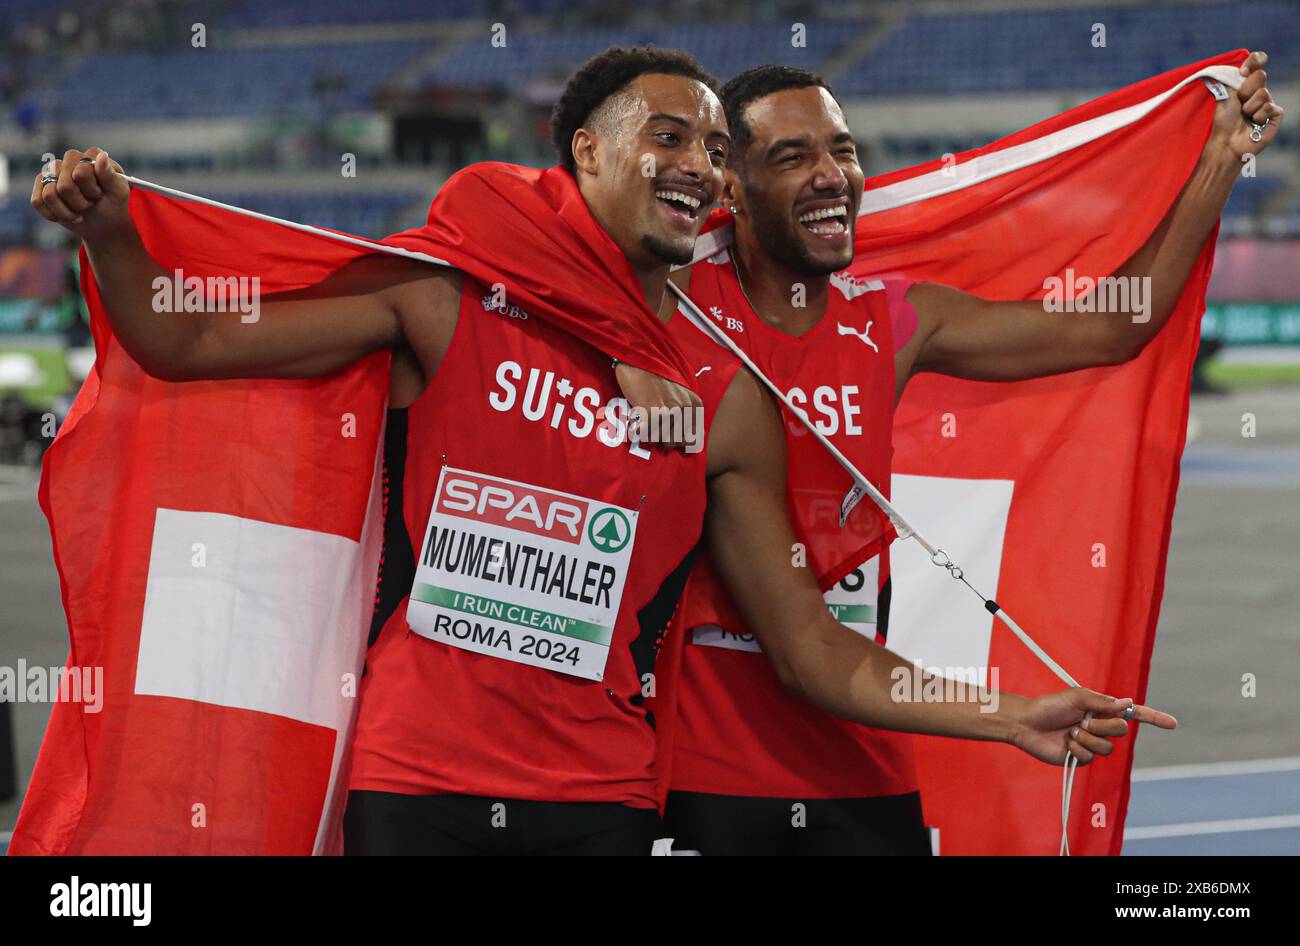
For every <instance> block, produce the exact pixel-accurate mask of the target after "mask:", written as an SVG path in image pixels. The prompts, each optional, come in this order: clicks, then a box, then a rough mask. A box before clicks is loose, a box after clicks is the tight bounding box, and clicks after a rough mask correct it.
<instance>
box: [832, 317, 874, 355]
mask: <svg viewBox="0 0 1300 946" xmlns="http://www.w3.org/2000/svg"><path fill="white" fill-rule="evenodd" d="M875 324H876V323H875V322H868V323H867V327H866V328H864V329H863V330H862V331H861V332H859V331H858V330H857V329H855V328H854V327H853V326H852V325H845V324H844V323H843V322H836V323H835V327H836V329H837V330H838V331H839V333H840V334H841V335H855V336H857V337H858V338H860V339H862V344H864V345H870V346H871V350H872V351H875V352H879V351H880V349H879V348H877V347H876V343H875V342H873V341H872V340H871V338H870V337H869V333H870V332H871V326H873V325H875Z"/></svg>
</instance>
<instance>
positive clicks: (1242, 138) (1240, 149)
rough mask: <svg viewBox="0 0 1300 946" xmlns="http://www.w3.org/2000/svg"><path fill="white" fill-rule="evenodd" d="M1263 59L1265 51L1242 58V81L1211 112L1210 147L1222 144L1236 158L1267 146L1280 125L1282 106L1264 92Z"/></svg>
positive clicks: (1264, 61) (1265, 78) (1268, 93)
mask: <svg viewBox="0 0 1300 946" xmlns="http://www.w3.org/2000/svg"><path fill="white" fill-rule="evenodd" d="M1267 62H1268V53H1265V52H1253V53H1251V54H1250V55H1249V56H1248V57H1246V61H1245V62H1243V63H1242V64H1241V74H1242V75H1243V76H1245V77H1246V79H1245V81H1243V82H1242V83H1241V88H1240V89H1238V90H1237V91H1236V92H1235V93H1232V92H1229V95H1228V98H1227V101H1224V102H1220V103H1219V107H1218V109H1217V110H1216V111H1215V114H1214V131H1213V133H1212V135H1211V140H1210V147H1216V146H1226V147H1227V148H1228V149H1229V152H1230V153H1231V157H1232V158H1235V159H1236V160H1237V161H1240V160H1241V159H1242V158H1243V157H1245V156H1246V155H1248V154H1259V153H1260V152H1261V151H1263V150H1264V149H1265V148H1267V147H1268V146H1269V143H1270V142H1272V140H1273V139H1274V138H1276V137H1277V129H1278V126H1279V125H1281V124H1282V106H1281V105H1278V104H1277V102H1275V101H1273V95H1272V93H1270V92H1269V91H1268V85H1267V83H1268V73H1266V72H1265V71H1264V65H1265V63H1267ZM1256 129H1258V130H1256ZM1252 135H1254V136H1255V137H1252ZM1256 138H1258V140H1256Z"/></svg>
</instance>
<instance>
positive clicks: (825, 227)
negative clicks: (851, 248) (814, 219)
mask: <svg viewBox="0 0 1300 946" xmlns="http://www.w3.org/2000/svg"><path fill="white" fill-rule="evenodd" d="M808 229H809V230H811V231H812V232H813V233H816V234H827V233H844V232H845V228H844V224H843V223H841V222H840V221H839V220H831V221H828V222H826V223H817V224H814V225H812V226H809V227H808Z"/></svg>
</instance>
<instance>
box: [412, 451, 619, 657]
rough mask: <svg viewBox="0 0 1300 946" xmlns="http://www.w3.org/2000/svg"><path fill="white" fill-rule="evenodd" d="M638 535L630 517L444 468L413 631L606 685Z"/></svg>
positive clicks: (422, 557) (567, 496) (421, 559)
mask: <svg viewBox="0 0 1300 946" xmlns="http://www.w3.org/2000/svg"><path fill="white" fill-rule="evenodd" d="M636 525H637V513H636V511H635V510H632V509H624V508H623V507H621V506H614V505H611V504H610V503H606V502H602V501H598V500H592V499H586V498H584V497H582V496H575V495H574V494H572V493H561V492H557V491H555V490H549V489H542V488H540V487H537V486H530V485H529V484H527V483H520V482H516V481H515V480H507V479H502V478H501V477H497V476H488V475H486V474H483V473H471V472H469V471H467V470H457V469H453V468H452V467H444V468H443V470H442V474H441V476H439V478H438V491H437V494H436V495H435V496H434V500H433V508H432V509H431V510H430V512H429V524H428V526H427V527H426V528H425V533H424V541H423V542H422V543H421V545H420V552H419V555H418V557H417V559H416V569H415V582H414V584H413V585H412V586H411V600H410V603H409V605H408V608H407V620H408V622H409V623H410V626H411V630H412V631H414V632H415V633H416V634H419V635H420V636H421V637H427V638H428V639H429V640H435V641H441V642H442V643H444V644H447V645H449V646H451V647H459V648H460V649H461V650H471V651H474V652H475V653H479V654H488V655H490V656H492V657H499V658H500V659H502V660H510V661H513V662H515V663H521V664H528V665H529V666H532V667H542V668H545V669H547V670H558V671H560V672H561V673H567V674H571V675H573V676H575V677H582V678H584V679H587V680H601V679H603V678H604V676H605V662H606V660H607V659H608V657H609V645H610V641H611V640H613V637H614V623H615V621H616V619H617V617H618V609H619V604H620V602H621V601H622V599H623V586H624V584H625V583H626V581H627V570H628V565H629V563H630V562H631V560H632V548H633V545H634V544H635V539H636Z"/></svg>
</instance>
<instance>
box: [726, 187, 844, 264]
mask: <svg viewBox="0 0 1300 946" xmlns="http://www.w3.org/2000/svg"><path fill="white" fill-rule="evenodd" d="M755 204H756V205H757V202H755ZM750 214H751V215H752V216H753V218H754V221H753V227H752V229H753V231H754V236H756V237H757V238H758V245H759V246H760V247H762V248H763V252H764V253H766V254H767V255H768V256H770V257H771V258H772V259H774V260H776V261H777V262H778V263H781V264H782V265H783V266H786V267H788V268H789V269H792V270H794V271H795V272H796V273H800V274H801V275H804V276H829V275H830V274H831V273H837V272H839V271H840V270H841V269H843V268H844V267H845V266H848V265H849V263H851V262H853V243H852V240H851V239H850V242H849V252H848V254H847V256H846V258H845V259H844V260H843V261H842V262H840V261H835V262H827V261H825V260H819V259H817V258H816V257H815V256H813V255H812V253H811V251H809V249H808V247H807V246H806V245H804V243H803V241H802V240H800V239H799V235H798V234H797V233H795V231H794V229H793V228H792V227H791V225H790V223H789V220H788V218H786V217H785V215H783V214H777V213H774V212H768V211H757V212H756V210H755V207H754V206H751V208H750ZM846 225H847V226H849V227H850V231H851V229H852V222H851V221H850V222H847V223H846ZM794 226H796V227H798V226H802V224H799V223H796V224H794Z"/></svg>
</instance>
